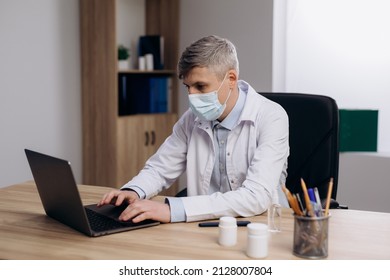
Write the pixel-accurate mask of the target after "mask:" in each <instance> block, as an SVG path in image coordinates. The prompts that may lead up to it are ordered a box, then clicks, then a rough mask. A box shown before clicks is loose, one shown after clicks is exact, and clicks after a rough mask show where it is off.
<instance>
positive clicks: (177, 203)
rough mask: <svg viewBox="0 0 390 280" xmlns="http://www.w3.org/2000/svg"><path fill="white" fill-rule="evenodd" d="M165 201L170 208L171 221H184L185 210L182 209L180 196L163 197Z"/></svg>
mask: <svg viewBox="0 0 390 280" xmlns="http://www.w3.org/2000/svg"><path fill="white" fill-rule="evenodd" d="M165 203H167V204H169V207H170V209H171V223H178V222H185V221H186V219H187V217H186V211H185V209H184V204H183V201H182V200H181V198H178V197H167V198H165Z"/></svg>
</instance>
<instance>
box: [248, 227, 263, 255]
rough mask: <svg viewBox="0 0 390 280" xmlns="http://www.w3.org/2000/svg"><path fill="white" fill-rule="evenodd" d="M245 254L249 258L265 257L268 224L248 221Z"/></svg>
mask: <svg viewBox="0 0 390 280" xmlns="http://www.w3.org/2000/svg"><path fill="white" fill-rule="evenodd" d="M247 228H248V240H247V245H246V246H247V247H246V254H247V256H248V257H250V258H265V257H267V256H268V226H267V225H265V224H262V223H250V224H248V225H247Z"/></svg>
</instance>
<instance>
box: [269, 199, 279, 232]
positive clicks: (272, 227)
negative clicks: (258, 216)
mask: <svg viewBox="0 0 390 280" xmlns="http://www.w3.org/2000/svg"><path fill="white" fill-rule="evenodd" d="M267 216H268V218H267V219H268V231H270V232H280V231H281V224H282V206H281V205H280V204H272V205H271V206H270V207H269V208H268V212H267Z"/></svg>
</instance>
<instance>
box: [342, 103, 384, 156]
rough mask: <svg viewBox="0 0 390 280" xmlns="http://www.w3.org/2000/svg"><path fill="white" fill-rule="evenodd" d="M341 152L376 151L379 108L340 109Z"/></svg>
mask: <svg viewBox="0 0 390 280" xmlns="http://www.w3.org/2000/svg"><path fill="white" fill-rule="evenodd" d="M339 116H340V152H376V151H377V143H378V110H350V109H340V110H339Z"/></svg>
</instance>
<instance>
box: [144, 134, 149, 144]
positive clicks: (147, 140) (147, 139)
mask: <svg viewBox="0 0 390 280" xmlns="http://www.w3.org/2000/svg"><path fill="white" fill-rule="evenodd" d="M148 145H149V133H148V132H147V131H145V146H148Z"/></svg>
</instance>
